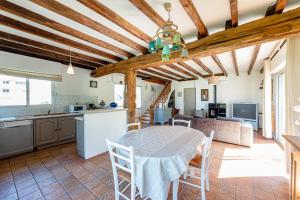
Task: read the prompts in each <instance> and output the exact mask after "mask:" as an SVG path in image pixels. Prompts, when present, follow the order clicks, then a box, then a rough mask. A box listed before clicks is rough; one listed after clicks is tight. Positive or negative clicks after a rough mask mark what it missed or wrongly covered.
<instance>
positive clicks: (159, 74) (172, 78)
mask: <svg viewBox="0 0 300 200" xmlns="http://www.w3.org/2000/svg"><path fill="white" fill-rule="evenodd" d="M143 70H144V71H146V72H149V73H152V74H155V75H158V76H161V77H164V78H167V79H170V80H174V81H179V80H180V79H177V78H174V77H172V76H168V75H166V74H162V73H160V72H157V71H155V70H152V69H143Z"/></svg>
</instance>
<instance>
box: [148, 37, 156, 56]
mask: <svg viewBox="0 0 300 200" xmlns="http://www.w3.org/2000/svg"><path fill="white" fill-rule="evenodd" d="M155 45H156V44H155V40H152V41H150V42H149V52H151V53H156V47H155Z"/></svg>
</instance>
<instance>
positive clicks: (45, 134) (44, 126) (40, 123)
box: [35, 117, 57, 146]
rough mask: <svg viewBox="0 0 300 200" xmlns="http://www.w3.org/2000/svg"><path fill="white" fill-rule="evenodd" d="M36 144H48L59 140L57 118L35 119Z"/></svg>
mask: <svg viewBox="0 0 300 200" xmlns="http://www.w3.org/2000/svg"><path fill="white" fill-rule="evenodd" d="M35 137H36V145H37V146H41V145H46V144H50V143H54V142H56V141H57V118H55V117H54V118H47V119H37V120H35Z"/></svg>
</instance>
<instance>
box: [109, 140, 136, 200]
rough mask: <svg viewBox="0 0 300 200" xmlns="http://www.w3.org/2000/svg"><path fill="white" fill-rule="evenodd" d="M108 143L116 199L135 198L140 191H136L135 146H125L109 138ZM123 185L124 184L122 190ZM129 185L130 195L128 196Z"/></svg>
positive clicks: (130, 199)
mask: <svg viewBox="0 0 300 200" xmlns="http://www.w3.org/2000/svg"><path fill="white" fill-rule="evenodd" d="M106 143H107V147H108V151H109V155H110V159H111V164H112V171H113V177H114V187H115V200H119V199H120V197H123V198H124V199H126V200H135V199H136V197H137V196H139V193H136V185H135V173H134V151H133V147H125V146H123V145H120V144H117V143H114V142H111V141H109V140H108V139H106ZM121 185H122V186H123V188H122V190H121V188H120V186H121ZM129 187H130V197H128V196H126V194H127V193H126V192H127V191H128V188H129ZM120 190H121V191H120Z"/></svg>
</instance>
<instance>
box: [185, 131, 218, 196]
mask: <svg viewBox="0 0 300 200" xmlns="http://www.w3.org/2000/svg"><path fill="white" fill-rule="evenodd" d="M213 137H214V131H211V134H210V137H206V138H205V142H204V146H203V145H202V148H201V149H202V150H200V151H201V155H199V154H198V155H197V156H196V157H195V158H194V159H193V160H191V161H190V163H189V167H188V170H187V172H186V173H185V174H184V178H183V180H180V182H181V183H184V184H187V185H190V186H193V187H196V188H199V189H200V190H201V200H205V189H206V191H209V167H210V164H211V152H210V150H211V144H212V139H213ZM199 153H200V152H199ZM187 177H190V178H191V179H198V180H200V185H197V184H195V183H192V182H191V181H188V180H187Z"/></svg>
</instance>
